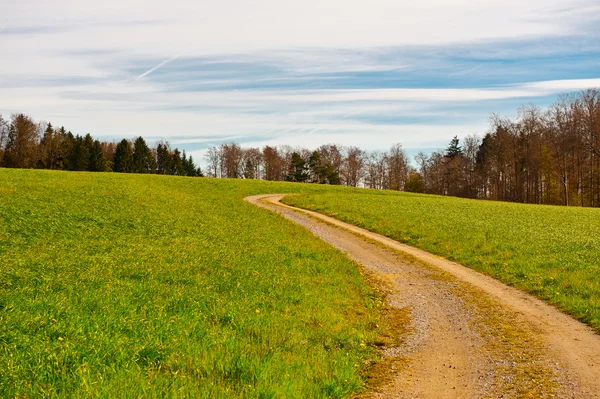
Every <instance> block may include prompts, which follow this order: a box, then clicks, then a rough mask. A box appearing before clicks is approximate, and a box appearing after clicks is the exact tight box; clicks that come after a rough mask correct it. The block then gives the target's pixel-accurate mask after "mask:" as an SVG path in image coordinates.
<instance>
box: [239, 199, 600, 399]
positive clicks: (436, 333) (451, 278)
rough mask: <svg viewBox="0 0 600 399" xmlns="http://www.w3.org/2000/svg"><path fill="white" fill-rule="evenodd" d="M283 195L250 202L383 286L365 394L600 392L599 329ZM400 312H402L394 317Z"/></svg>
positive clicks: (535, 395) (597, 395)
mask: <svg viewBox="0 0 600 399" xmlns="http://www.w3.org/2000/svg"><path fill="white" fill-rule="evenodd" d="M282 197H283V195H261V196H252V197H248V198H246V201H248V202H250V203H252V204H254V205H257V206H260V207H263V208H267V209H269V210H271V211H274V212H277V213H279V214H281V215H282V216H283V217H285V218H287V219H289V220H291V221H293V222H295V223H297V224H299V225H301V226H303V227H305V228H306V229H308V230H309V231H311V232H312V233H313V234H315V235H316V236H318V237H319V238H321V239H322V240H324V241H326V242H328V243H329V244H330V245H332V246H333V247H335V248H337V249H338V250H340V251H342V252H344V253H345V254H346V255H347V256H348V257H349V258H350V259H352V260H353V261H354V262H356V263H357V264H358V265H360V267H361V268H362V269H363V270H364V272H365V273H366V274H367V275H368V276H369V277H370V279H371V281H373V282H375V283H376V284H377V285H378V286H379V288H380V289H381V290H383V291H384V292H385V295H386V304H387V307H388V308H389V309H390V310H391V311H386V312H385V315H386V317H388V318H392V319H393V320H390V322H389V323H387V324H388V326H391V327H390V328H388V330H387V331H385V335H386V337H387V338H390V337H389V336H390V335H391V336H392V337H391V339H382V340H381V341H382V342H380V343H379V346H380V348H381V351H382V361H381V362H379V363H377V364H374V365H371V367H370V374H369V381H370V382H369V390H368V391H367V392H366V393H364V394H363V395H361V397H363V398H436V399H437V398H582V399H583V398H585V399H588V398H600V336H599V335H597V334H595V333H594V331H593V330H592V329H591V328H590V327H588V326H586V325H584V324H582V323H580V322H578V321H576V320H575V319H573V318H572V317H570V316H568V315H566V314H564V313H562V312H560V311H559V310H557V309H556V308H554V307H552V306H551V305H548V304H547V303H545V302H543V301H541V300H539V299H537V298H535V297H533V296H531V295H529V294H527V293H525V292H523V291H520V290H517V289H515V288H512V287H509V286H506V285H504V284H502V283H500V282H499V281H497V280H494V279H493V278H491V277H489V276H486V275H483V274H481V273H478V272H476V271H474V270H472V269H469V268H467V267H465V266H462V265H460V264H458V263H455V262H452V261H449V260H447V259H444V258H441V257H439V256H436V255H432V254H430V253H428V252H425V251H423V250H420V249H417V248H413V247H410V246H408V245H405V244H401V243H399V242H397V241H394V240H392V239H390V238H387V237H384V236H381V235H379V234H376V233H373V232H370V231H367V230H364V229H362V228H359V227H356V226H353V225H350V224H347V223H344V222H341V221H339V220H336V219H333V218H331V217H328V216H324V215H321V214H319V213H316V212H312V211H307V210H303V209H298V208H293V207H290V206H287V205H284V204H281V203H280V202H279V201H280V199H281V198H282ZM394 318H395V319H394Z"/></svg>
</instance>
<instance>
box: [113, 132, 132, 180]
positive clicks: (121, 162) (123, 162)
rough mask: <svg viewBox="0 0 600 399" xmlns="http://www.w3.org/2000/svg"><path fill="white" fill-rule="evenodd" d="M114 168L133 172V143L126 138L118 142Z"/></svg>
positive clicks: (117, 170)
mask: <svg viewBox="0 0 600 399" xmlns="http://www.w3.org/2000/svg"><path fill="white" fill-rule="evenodd" d="M113 170H114V171H115V172H121V173H131V172H132V171H133V149H132V148H131V143H130V142H129V141H127V140H126V139H123V140H121V142H119V144H117V148H116V150H115V159H114V161H113Z"/></svg>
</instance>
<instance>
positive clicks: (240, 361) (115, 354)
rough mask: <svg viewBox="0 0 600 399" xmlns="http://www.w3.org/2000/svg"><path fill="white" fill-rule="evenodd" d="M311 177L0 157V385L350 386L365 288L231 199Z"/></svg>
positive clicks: (307, 390) (43, 391)
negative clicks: (211, 174) (182, 173)
mask: <svg viewBox="0 0 600 399" xmlns="http://www.w3.org/2000/svg"><path fill="white" fill-rule="evenodd" d="M298 190H313V191H315V192H316V191H319V192H321V191H323V192H324V191H327V190H337V191H339V189H337V188H325V187H322V186H321V187H320V186H316V185H291V184H285V183H268V182H255V181H252V182H248V181H241V180H236V181H233V180H210V179H198V178H177V177H165V176H148V175H124V174H110V173H106V174H105V173H95V174H93V173H74V172H73V173H71V172H52V171H30V170H6V169H4V170H3V169H0V397H5V398H38V397H53V398H54V397H56V398H63V397H70V398H71V397H72V398H81V397H86V398H88V397H111V398H115V397H121V398H133V397H143V398H160V397H169V398H177V397H194V398H209V397H210V398H231V397H248V398H282V397H290V398H309V397H310V398H319V397H323V398H324V397H346V396H349V395H350V394H352V393H355V392H358V391H360V390H361V389H363V386H364V382H363V381H364V378H363V373H364V371H365V366H364V362H365V361H366V360H368V359H374V358H375V357H376V356H377V353H376V351H375V350H374V349H373V346H372V345H371V344H372V343H373V341H374V339H375V334H376V331H375V328H374V326H375V324H376V323H378V322H379V321H378V320H379V317H380V316H379V312H378V306H380V304H381V298H380V296H379V295H378V294H377V293H376V292H374V291H373V290H372V289H371V288H370V287H369V285H368V282H367V281H366V278H365V277H364V276H362V275H361V273H360V272H359V269H358V268H357V267H356V265H354V264H352V263H351V262H350V261H349V260H347V258H345V257H344V256H343V255H341V254H340V253H338V252H336V251H335V250H333V249H331V248H330V247H329V246H327V245H326V244H324V243H322V242H321V241H320V240H318V239H317V238H315V237H313V236H311V235H310V234H309V233H307V232H306V231H304V230H303V229H301V228H300V227H297V226H295V225H293V224H291V223H289V222H287V221H285V220H283V219H282V218H281V217H279V216H276V215H274V214H272V213H270V212H268V211H265V210H262V209H258V208H256V207H254V206H252V205H250V204H247V203H245V202H243V201H242V198H243V197H245V196H247V195H251V194H259V193H272V192H294V191H298Z"/></svg>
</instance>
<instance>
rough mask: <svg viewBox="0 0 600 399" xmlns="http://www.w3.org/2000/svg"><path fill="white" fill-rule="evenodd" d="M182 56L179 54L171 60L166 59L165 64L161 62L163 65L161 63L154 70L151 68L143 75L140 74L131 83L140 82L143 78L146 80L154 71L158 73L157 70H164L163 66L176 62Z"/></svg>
mask: <svg viewBox="0 0 600 399" xmlns="http://www.w3.org/2000/svg"><path fill="white" fill-rule="evenodd" d="M180 56H181V55H180V54H178V55H176V56H173V57H171V58H169V59H166V60H164V61H163V62H161V63H159V64H157V65H155V66H154V67H152V68H150V69H148V70H147V71H146V72H144V73H142V74H140V75H138V76H136V77H135V78H133V79H132V80H131V81H133V82H135V81H137V80H140V79H142V78H144V77H146V76H148V75H150V74H151V73H152V72H154V71H156V70H158V69H160V68H162V67H163V66H165V65H167V64H168V63H169V62H172V61H175V60H176V59H177V58H179V57H180Z"/></svg>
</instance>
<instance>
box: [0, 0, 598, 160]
mask: <svg viewBox="0 0 600 399" xmlns="http://www.w3.org/2000/svg"><path fill="white" fill-rule="evenodd" d="M0 2H2V3H4V4H2V7H1V9H2V13H1V14H0V114H2V115H4V116H5V117H7V116H8V115H10V114H11V113H16V112H25V113H27V114H29V115H30V116H32V117H33V118H34V119H36V120H43V121H50V122H52V123H53V124H54V125H55V126H65V127H66V128H67V129H69V130H71V131H73V133H79V134H85V133H91V134H92V135H93V136H94V137H96V138H99V139H103V140H113V139H122V138H134V137H137V136H140V135H141V136H143V137H144V138H146V140H147V141H148V142H150V143H153V142H154V140H159V139H165V140H168V141H169V142H170V143H171V144H172V146H176V147H179V148H180V149H185V150H186V151H187V152H188V153H190V154H192V155H194V157H195V158H196V160H199V159H200V158H201V157H202V154H203V151H204V150H205V149H206V148H207V147H208V146H211V145H219V144H221V143H223V142H229V141H235V142H238V143H240V144H241V145H243V146H245V147H250V146H263V145H266V144H270V145H279V144H289V145H292V146H304V147H309V148H316V147H317V146H319V145H321V144H327V143H338V144H342V145H356V146H359V147H361V148H363V149H367V150H385V149H387V148H389V147H390V146H391V145H393V144H395V143H402V145H403V146H404V147H405V148H406V149H407V151H408V152H409V153H410V154H413V153H415V152H416V151H418V150H425V151H427V150H433V149H438V148H443V147H445V146H446V145H447V144H448V142H449V141H450V139H451V138H452V137H453V136H455V135H457V136H458V137H459V138H462V137H465V136H467V135H472V134H480V135H482V134H485V132H486V131H487V130H488V129H489V118H490V115H491V114H492V113H496V114H498V115H500V116H509V117H514V116H515V115H516V110H517V108H518V107H519V106H521V105H528V104H534V105H538V106H541V107H545V106H548V105H550V104H551V103H552V102H554V101H556V98H557V96H558V95H560V94H561V93H568V92H573V91H579V90H583V89H586V88H589V87H600V40H599V39H600V2H598V1H597V0H570V1H564V0H528V1H523V0H502V1H499V0H479V1H472V0H420V1H418V2H415V1H404V0H369V1H365V0H363V1H358V0H302V1H288V0H253V1H248V0H220V1H206V0H196V1H183V0H169V1H156V0H118V1H117V0H103V1H101V2H98V1H93V2H91V1H87V0H52V1H48V0H20V1H9V0H0Z"/></svg>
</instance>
